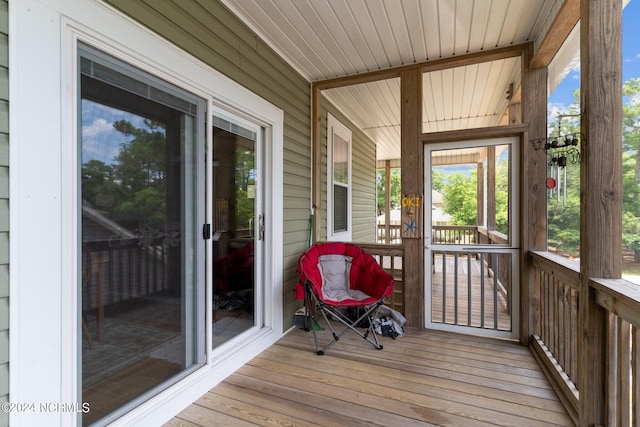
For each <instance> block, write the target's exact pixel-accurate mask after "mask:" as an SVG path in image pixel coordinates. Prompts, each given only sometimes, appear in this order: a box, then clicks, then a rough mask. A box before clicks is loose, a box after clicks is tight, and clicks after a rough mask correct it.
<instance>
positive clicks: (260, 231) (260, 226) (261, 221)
mask: <svg viewBox="0 0 640 427" xmlns="http://www.w3.org/2000/svg"><path fill="white" fill-rule="evenodd" d="M258 240H264V215H262V214H261V215H258Z"/></svg>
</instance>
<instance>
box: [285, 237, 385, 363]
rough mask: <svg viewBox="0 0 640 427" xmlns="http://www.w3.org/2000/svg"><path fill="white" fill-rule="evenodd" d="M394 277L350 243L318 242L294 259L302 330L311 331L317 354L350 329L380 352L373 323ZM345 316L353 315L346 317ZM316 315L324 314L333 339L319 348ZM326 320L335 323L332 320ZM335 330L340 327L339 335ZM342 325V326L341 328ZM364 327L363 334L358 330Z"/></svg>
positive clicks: (380, 347) (323, 316) (380, 346)
mask: <svg viewBox="0 0 640 427" xmlns="http://www.w3.org/2000/svg"><path fill="white" fill-rule="evenodd" d="M393 285H394V281H393V276H392V275H391V274H389V273H387V272H386V271H384V270H383V269H382V267H380V264H378V262H377V261H376V260H375V259H374V258H373V257H372V256H371V255H369V254H368V253H367V252H365V251H364V250H363V249H362V248H360V247H358V246H356V245H353V244H350V243H338V242H335V243H333V242H331V243H316V244H314V245H313V246H311V247H310V248H309V249H307V250H306V251H305V252H304V253H303V254H302V255H301V256H300V259H299V260H298V283H296V297H297V298H298V299H304V305H305V312H306V319H305V325H304V326H305V330H309V329H311V330H312V331H313V340H314V342H315V345H316V353H317V354H319V355H322V354H324V352H325V351H326V350H327V349H328V348H329V347H330V346H331V345H333V344H334V343H335V342H336V341H338V340H339V339H340V337H341V336H342V335H344V334H345V333H347V332H348V331H354V332H355V333H357V334H358V335H360V336H361V337H362V338H364V339H365V340H367V341H369V342H370V343H371V344H373V346H374V347H375V348H377V349H378V350H381V349H382V345H381V344H380V343H379V342H378V337H377V335H376V332H375V330H374V326H373V319H374V318H375V317H376V316H377V313H378V310H379V309H380V307H381V306H382V305H383V304H384V299H385V298H388V297H389V296H391V292H392V291H393ZM349 312H351V313H353V312H355V313H357V314H356V315H355V316H351V317H350V316H349V315H348V314H349ZM317 313H321V314H322V318H324V323H325V324H326V325H327V327H328V328H329V330H330V331H331V334H332V335H333V340H332V341H330V342H329V343H328V344H326V345H325V346H324V347H323V348H320V345H319V344H318V337H317V335H316V328H318V322H317V320H318V319H317ZM329 318H331V319H333V320H334V322H330V321H329ZM335 321H337V322H338V323H337V329H340V328H342V327H343V326H344V329H343V330H342V331H341V332H339V333H338V332H336V329H334V323H335ZM340 324H342V325H340ZM358 325H364V328H365V331H364V332H362V331H360V330H359V329H358Z"/></svg>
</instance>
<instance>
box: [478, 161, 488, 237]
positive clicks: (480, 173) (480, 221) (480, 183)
mask: <svg viewBox="0 0 640 427" xmlns="http://www.w3.org/2000/svg"><path fill="white" fill-rule="evenodd" d="M476 166H477V168H478V176H477V180H476V199H477V200H478V205H477V206H476V225H477V226H484V225H485V222H484V205H485V203H484V199H485V197H486V196H485V194H484V162H478V163H477V165H476Z"/></svg>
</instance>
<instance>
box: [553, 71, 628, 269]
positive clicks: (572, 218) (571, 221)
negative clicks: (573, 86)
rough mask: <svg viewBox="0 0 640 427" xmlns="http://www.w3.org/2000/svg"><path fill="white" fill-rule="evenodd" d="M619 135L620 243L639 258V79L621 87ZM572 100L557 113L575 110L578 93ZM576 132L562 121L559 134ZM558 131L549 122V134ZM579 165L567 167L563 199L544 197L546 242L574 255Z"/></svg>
mask: <svg viewBox="0 0 640 427" xmlns="http://www.w3.org/2000/svg"><path fill="white" fill-rule="evenodd" d="M622 93H623V107H622V108H623V129H622V131H623V136H622V141H621V143H622V148H623V151H624V153H623V158H622V187H623V220H622V228H623V235H622V240H623V245H624V248H625V249H626V250H631V251H633V252H634V254H635V259H636V260H638V259H639V258H640V150H639V148H640V78H632V79H629V80H627V81H626V82H625V83H624V85H623V87H622ZM574 96H575V101H574V103H573V104H571V105H570V106H569V107H567V108H566V109H565V110H563V111H560V112H559V113H560V114H575V113H576V112H577V111H579V101H578V100H579V93H578V92H577V91H576V92H575V93H574ZM572 132H579V122H578V121H577V119H574V120H563V122H562V133H563V134H566V133H572ZM557 133H558V126H557V124H555V123H551V126H550V133H549V134H550V135H556V134H557ZM579 195H580V168H579V167H578V166H577V165H574V166H572V165H569V166H568V167H567V201H566V206H565V204H564V202H563V200H562V197H561V200H560V202H558V201H557V199H556V198H555V197H550V198H549V200H548V242H549V246H550V247H551V248H555V249H556V250H558V251H560V252H563V253H566V254H570V255H576V256H577V255H578V251H579V247H580V237H579V235H580V209H579V206H580V197H579Z"/></svg>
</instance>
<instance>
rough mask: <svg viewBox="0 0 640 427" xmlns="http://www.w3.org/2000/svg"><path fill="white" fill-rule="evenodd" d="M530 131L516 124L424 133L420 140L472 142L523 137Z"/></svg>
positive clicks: (525, 126)
mask: <svg viewBox="0 0 640 427" xmlns="http://www.w3.org/2000/svg"><path fill="white" fill-rule="evenodd" d="M527 129H528V126H527V125H524V124H515V125H507V126H492V127H486V128H475V129H462V130H452V131H444V132H433V133H423V134H420V135H418V139H419V140H420V141H421V142H422V143H424V144H431V143H434V142H455V141H462V140H464V141H472V140H478V139H489V138H501V137H507V136H522V135H523V134H524V133H525V132H526V131H527Z"/></svg>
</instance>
